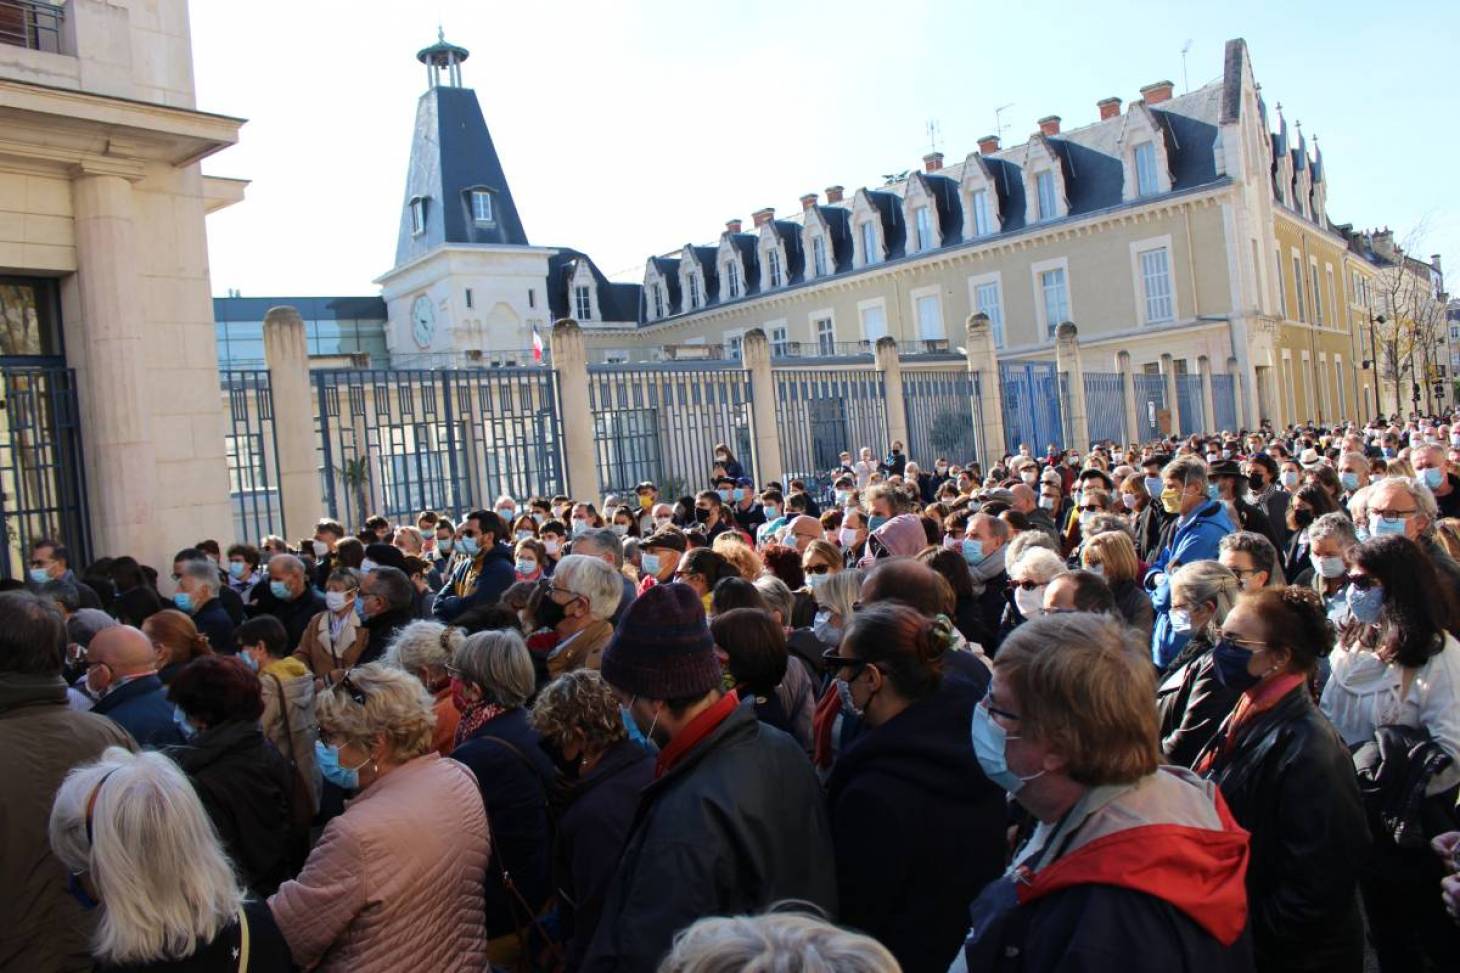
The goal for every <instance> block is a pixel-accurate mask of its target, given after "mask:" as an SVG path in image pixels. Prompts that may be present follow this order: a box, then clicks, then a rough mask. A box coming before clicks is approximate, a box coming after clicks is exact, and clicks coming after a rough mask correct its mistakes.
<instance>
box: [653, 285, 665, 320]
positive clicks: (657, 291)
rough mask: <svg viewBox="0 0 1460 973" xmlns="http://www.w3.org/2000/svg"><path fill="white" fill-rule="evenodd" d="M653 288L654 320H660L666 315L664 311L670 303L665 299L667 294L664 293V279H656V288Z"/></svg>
mask: <svg viewBox="0 0 1460 973" xmlns="http://www.w3.org/2000/svg"><path fill="white" fill-rule="evenodd" d="M653 289H654V320H656V321H658V320H659V319H660V318H662V317H664V311H665V310H666V308H667V307H668V303H669V302H668V301H667V300H666V299H665V297H666V295H665V293H664V281H662V280H656V281H654V288H653Z"/></svg>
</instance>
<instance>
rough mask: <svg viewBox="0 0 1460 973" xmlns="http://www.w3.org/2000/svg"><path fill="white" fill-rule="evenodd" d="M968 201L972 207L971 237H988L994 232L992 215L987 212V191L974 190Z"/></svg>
mask: <svg viewBox="0 0 1460 973" xmlns="http://www.w3.org/2000/svg"><path fill="white" fill-rule="evenodd" d="M969 200H970V205H971V206H972V207H973V235H974V236H988V235H989V234H990V233H992V232H994V221H993V215H992V214H991V213H990V212H989V191H988V190H987V189H979V190H976V191H975V192H974V193H973V194H972V195H971V196H970V197H969Z"/></svg>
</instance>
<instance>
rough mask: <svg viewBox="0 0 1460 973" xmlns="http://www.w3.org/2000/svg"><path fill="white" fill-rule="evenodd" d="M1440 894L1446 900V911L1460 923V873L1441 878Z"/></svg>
mask: <svg viewBox="0 0 1460 973" xmlns="http://www.w3.org/2000/svg"><path fill="white" fill-rule="evenodd" d="M1440 895H1441V896H1442V897H1443V899H1444V902H1445V911H1446V912H1447V913H1449V914H1450V918H1451V919H1453V920H1455V922H1456V923H1457V924H1460V875H1451V876H1449V877H1447V878H1445V879H1443V880H1441V882H1440Z"/></svg>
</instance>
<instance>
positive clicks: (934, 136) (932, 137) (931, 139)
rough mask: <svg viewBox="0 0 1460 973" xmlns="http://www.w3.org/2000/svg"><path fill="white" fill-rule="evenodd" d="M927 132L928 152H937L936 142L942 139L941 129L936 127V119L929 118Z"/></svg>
mask: <svg viewBox="0 0 1460 973" xmlns="http://www.w3.org/2000/svg"><path fill="white" fill-rule="evenodd" d="M927 130H928V151H929V152H937V151H938V142H939V141H940V140H941V139H942V137H943V129H942V128H941V127H940V126H939V125H938V120H937V119H936V118H930V119H928V125H927Z"/></svg>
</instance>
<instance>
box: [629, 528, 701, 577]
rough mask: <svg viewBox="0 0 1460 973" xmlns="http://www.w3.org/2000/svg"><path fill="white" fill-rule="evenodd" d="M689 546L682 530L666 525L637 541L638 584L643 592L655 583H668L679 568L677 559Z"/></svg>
mask: <svg viewBox="0 0 1460 973" xmlns="http://www.w3.org/2000/svg"><path fill="white" fill-rule="evenodd" d="M688 548H689V544H688V543H687V542H686V540H685V536H684V532H683V531H681V530H680V529H679V528H677V527H675V526H673V525H672V524H671V525H666V526H665V527H662V528H660V529H659V530H658V531H656V532H655V533H653V534H651V535H649V536H648V537H646V538H644V540H642V541H640V542H639V585H638V593H639V594H641V595H642V594H643V593H644V592H646V591H648V590H649V589H650V588H652V587H654V586H655V585H656V584H668V583H669V582H670V581H672V580H673V579H674V573H675V571H677V570H678V569H679V559H680V558H681V557H682V556H684V552H685V551H686V550H687V549H688Z"/></svg>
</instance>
